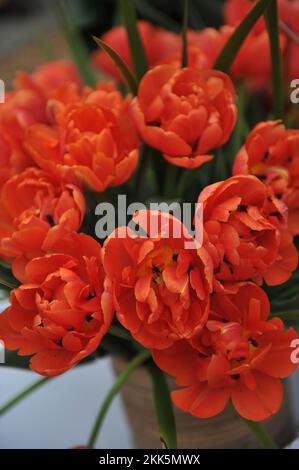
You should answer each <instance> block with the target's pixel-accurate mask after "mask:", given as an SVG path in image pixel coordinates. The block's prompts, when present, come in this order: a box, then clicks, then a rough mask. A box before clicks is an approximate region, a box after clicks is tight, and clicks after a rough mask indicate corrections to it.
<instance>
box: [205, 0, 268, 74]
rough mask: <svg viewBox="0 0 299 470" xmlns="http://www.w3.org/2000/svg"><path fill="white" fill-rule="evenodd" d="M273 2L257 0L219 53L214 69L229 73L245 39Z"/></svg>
mask: <svg viewBox="0 0 299 470" xmlns="http://www.w3.org/2000/svg"><path fill="white" fill-rule="evenodd" d="M273 1H275V0H259V1H258V2H257V3H256V5H255V6H254V7H253V8H252V9H251V10H250V12H249V13H248V15H247V16H246V17H245V18H244V20H243V21H242V23H240V24H239V26H238V27H237V28H236V30H235V31H234V33H233V34H232V36H231V37H230V38H229V40H228V41H227V43H226V44H225V46H224V48H223V49H222V51H221V52H220V54H219V56H218V58H217V59H216V62H215V64H214V68H215V69H217V70H222V71H223V72H228V71H229V69H230V68H231V66H232V64H233V62H234V60H235V58H236V56H237V54H238V52H239V50H240V48H241V46H242V44H243V42H244V41H245V39H246V37H247V36H248V34H249V33H250V31H251V30H252V28H253V27H254V25H255V23H256V22H257V20H258V19H259V18H260V17H261V16H262V15H263V13H264V12H265V10H266V8H267V7H268V6H269V5H270V4H271V3H272V2H273Z"/></svg>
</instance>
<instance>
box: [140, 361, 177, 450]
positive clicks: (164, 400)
mask: <svg viewBox="0 0 299 470" xmlns="http://www.w3.org/2000/svg"><path fill="white" fill-rule="evenodd" d="M147 368H148V371H149V373H150V376H151V379H152V384H153V395H154V403H155V408H156V416H157V421H158V427H159V433H160V440H161V442H162V445H163V447H165V448H166V449H176V448H177V436H176V424H175V417H174V412H173V406H172V401H171V397H170V392H169V387H168V383H167V380H166V377H165V375H164V373H163V372H162V371H161V370H160V369H159V368H158V367H157V366H156V365H155V363H154V362H153V361H150V362H149V363H148V365H147Z"/></svg>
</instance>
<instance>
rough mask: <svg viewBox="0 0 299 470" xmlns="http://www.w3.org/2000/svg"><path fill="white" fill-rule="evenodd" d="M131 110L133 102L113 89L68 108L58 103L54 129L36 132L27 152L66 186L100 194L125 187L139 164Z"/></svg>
mask: <svg viewBox="0 0 299 470" xmlns="http://www.w3.org/2000/svg"><path fill="white" fill-rule="evenodd" d="M71 91H72V90H71ZM129 106H130V97H127V98H126V99H122V97H121V95H120V93H119V92H118V91H116V90H115V89H114V88H113V87H109V86H107V87H102V86H99V88H98V89H97V90H88V89H86V90H84V91H83V93H82V94H79V95H77V96H76V95H75V96H72V95H71V96H70V100H69V101H68V102H67V103H63V102H61V101H59V100H56V101H54V100H53V101H52V102H51V112H52V114H53V120H54V125H52V126H51V127H50V126H45V125H41V124H36V125H35V126H32V127H31V128H30V129H29V130H28V133H27V136H26V146H27V149H28V151H29V153H30V154H31V156H32V158H33V159H34V160H35V162H36V163H37V164H38V165H39V166H40V167H41V168H44V169H45V170H46V171H48V172H50V173H52V174H54V175H56V176H58V177H60V178H61V179H62V180H63V181H67V182H74V183H75V184H83V185H84V186H85V187H87V188H88V189H89V190H93V191H97V192H102V191H104V190H105V189H106V188H107V187H108V186H113V185H119V184H122V183H123V182H124V181H126V180H127V179H128V178H129V177H130V176H131V174H132V172H133V171H134V169H135V167H136V165H137V161H138V147H139V141H138V138H137V134H136V130H135V127H134V126H133V125H132V121H131V120H130V114H129Z"/></svg>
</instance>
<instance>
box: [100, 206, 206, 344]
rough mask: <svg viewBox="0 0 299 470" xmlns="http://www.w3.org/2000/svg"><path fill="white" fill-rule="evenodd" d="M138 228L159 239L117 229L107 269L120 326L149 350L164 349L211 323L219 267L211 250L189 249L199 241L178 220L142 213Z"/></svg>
mask: <svg viewBox="0 0 299 470" xmlns="http://www.w3.org/2000/svg"><path fill="white" fill-rule="evenodd" d="M133 222H134V223H135V224H138V226H139V228H141V229H144V231H145V234H146V233H147V230H148V227H149V226H151V227H154V228H155V233H150V236H148V237H147V236H138V235H136V233H135V232H133V231H132V229H130V228H126V227H123V228H119V229H117V230H116V231H115V232H114V233H113V234H112V235H111V236H110V237H109V238H108V239H107V241H106V242H105V245H104V256H103V263H104V269H105V271H106V275H107V278H108V279H109V281H110V283H111V291H112V292H113V297H114V301H115V309H116V313H117V317H118V320H119V321H120V322H121V323H122V324H123V326H124V327H125V328H127V329H128V330H129V331H130V332H131V334H132V336H133V337H134V338H135V339H136V340H137V341H138V342H140V343H141V344H143V345H144V346H145V347H147V348H158V349H160V348H161V349H162V348H165V347H168V346H171V345H172V344H173V343H174V342H175V341H178V340H179V339H182V338H191V337H192V336H193V335H194V334H196V333H197V332H199V331H200V330H201V328H202V327H203V325H204V324H205V322H206V321H207V318H208V315H209V302H210V300H209V294H210V292H211V288H212V275H213V266H212V263H211V259H210V257H209V255H208V254H207V252H206V250H205V249H198V250H197V249H196V248H194V249H186V245H185V244H186V243H195V241H194V240H193V239H192V238H191V236H190V235H188V233H186V229H185V227H184V226H183V225H182V224H181V223H180V222H179V221H178V220H177V219H175V218H173V217H170V216H168V215H166V214H161V213H160V212H150V211H140V212H138V213H137V214H136V215H135V216H134V217H133ZM166 230H167V231H166ZM178 235H179V236H178Z"/></svg>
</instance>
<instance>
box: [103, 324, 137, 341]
mask: <svg viewBox="0 0 299 470" xmlns="http://www.w3.org/2000/svg"><path fill="white" fill-rule="evenodd" d="M108 333H109V334H110V335H112V336H116V337H117V338H120V339H125V340H127V341H132V336H131V335H130V333H129V332H128V331H127V330H124V329H122V328H119V327H118V326H115V325H111V326H110V328H109V330H108Z"/></svg>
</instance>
